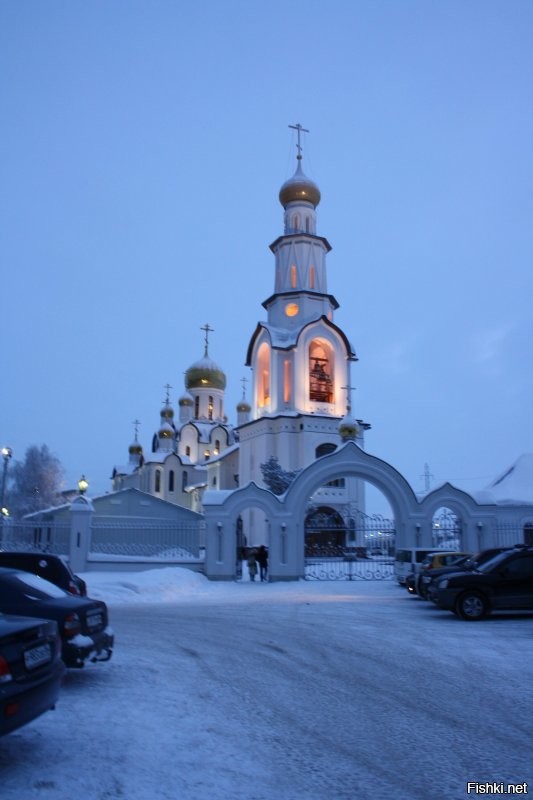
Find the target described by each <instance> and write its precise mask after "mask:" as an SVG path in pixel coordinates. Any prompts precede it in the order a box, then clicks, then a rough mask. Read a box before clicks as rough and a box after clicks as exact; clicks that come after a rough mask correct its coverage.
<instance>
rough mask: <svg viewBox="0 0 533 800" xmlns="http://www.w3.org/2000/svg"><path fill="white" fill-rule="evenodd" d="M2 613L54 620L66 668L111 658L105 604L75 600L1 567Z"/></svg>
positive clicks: (34, 577)
mask: <svg viewBox="0 0 533 800" xmlns="http://www.w3.org/2000/svg"><path fill="white" fill-rule="evenodd" d="M0 611H2V612H4V613H6V614H21V615H22V616H27V617H43V618H45V619H53V620H55V621H56V622H57V625H58V629H59V635H60V637H61V642H62V648H61V657H62V659H63V661H64V662H65V664H66V666H67V667H83V665H84V664H85V662H86V661H108V660H109V659H110V658H111V655H112V652H113V646H114V635H113V631H112V630H111V628H110V627H109V625H108V614H107V606H106V604H105V603H104V602H103V601H102V600H92V599H91V598H89V597H73V596H72V595H70V594H67V593H66V592H64V591H63V590H62V589H60V588H59V587H58V586H56V585H55V584H53V583H50V582H49V581H45V580H44V579H43V578H40V577H39V576H38V575H33V574H32V573H30V572H23V571H22V570H14V569H5V568H3V567H0Z"/></svg>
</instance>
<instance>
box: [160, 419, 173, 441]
mask: <svg viewBox="0 0 533 800" xmlns="http://www.w3.org/2000/svg"><path fill="white" fill-rule="evenodd" d="M158 436H159V438H160V439H172V438H173V437H174V429H173V427H172V425H169V423H168V422H164V423H163V424H162V425H161V427H160V428H159V431H158Z"/></svg>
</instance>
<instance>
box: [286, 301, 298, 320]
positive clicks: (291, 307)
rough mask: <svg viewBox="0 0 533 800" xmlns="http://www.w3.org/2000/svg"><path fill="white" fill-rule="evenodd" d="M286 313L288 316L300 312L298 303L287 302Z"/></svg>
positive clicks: (293, 315)
mask: <svg viewBox="0 0 533 800" xmlns="http://www.w3.org/2000/svg"><path fill="white" fill-rule="evenodd" d="M285 313H286V315H287V316H288V317H295V316H296V314H297V313H298V305H297V304H296V303H287V305H286V306H285Z"/></svg>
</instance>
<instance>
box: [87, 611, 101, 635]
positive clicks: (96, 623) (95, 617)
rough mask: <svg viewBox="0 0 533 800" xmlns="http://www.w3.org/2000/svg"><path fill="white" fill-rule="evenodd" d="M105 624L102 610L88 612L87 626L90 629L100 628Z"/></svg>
mask: <svg viewBox="0 0 533 800" xmlns="http://www.w3.org/2000/svg"><path fill="white" fill-rule="evenodd" d="M102 624H103V617H102V614H101V612H100V611H97V612H96V614H87V627H88V628H89V629H90V630H94V629H95V628H100V627H101V626H102Z"/></svg>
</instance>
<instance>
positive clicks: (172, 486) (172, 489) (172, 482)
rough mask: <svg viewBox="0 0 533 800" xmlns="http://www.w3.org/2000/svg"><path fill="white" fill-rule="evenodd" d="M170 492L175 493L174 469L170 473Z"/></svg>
mask: <svg viewBox="0 0 533 800" xmlns="http://www.w3.org/2000/svg"><path fill="white" fill-rule="evenodd" d="M168 491H169V492H173V491H174V470H173V469H171V470H170V472H169V473H168Z"/></svg>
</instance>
